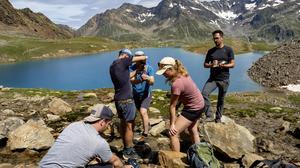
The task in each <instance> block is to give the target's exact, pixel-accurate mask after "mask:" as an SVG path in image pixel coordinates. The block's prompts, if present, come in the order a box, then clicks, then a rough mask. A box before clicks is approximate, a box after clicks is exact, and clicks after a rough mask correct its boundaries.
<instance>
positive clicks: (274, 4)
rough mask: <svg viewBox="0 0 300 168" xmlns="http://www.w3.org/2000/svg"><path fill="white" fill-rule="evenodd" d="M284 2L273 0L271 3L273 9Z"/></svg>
mask: <svg viewBox="0 0 300 168" xmlns="http://www.w3.org/2000/svg"><path fill="white" fill-rule="evenodd" d="M283 3H284V2H283V1H282V0H275V2H274V3H273V5H272V6H273V7H275V6H278V5H280V4H283Z"/></svg>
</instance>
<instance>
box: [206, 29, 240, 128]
mask: <svg viewBox="0 0 300 168" xmlns="http://www.w3.org/2000/svg"><path fill="white" fill-rule="evenodd" d="M212 35H213V40H214V42H215V45H216V46H215V47H213V48H211V49H210V50H208V52H207V54H206V58H205V61H204V68H210V76H209V79H208V80H207V82H206V83H205V85H204V87H203V90H202V95H203V98H204V101H205V107H204V111H205V115H206V120H207V121H211V120H213V118H212V117H213V116H212V112H211V103H210V100H209V95H210V94H211V93H212V92H213V91H214V90H215V89H216V88H218V89H219V93H218V103H217V112H216V117H215V122H216V123H219V122H221V117H222V113H223V109H224V98H225V95H226V92H227V89H228V86H229V76H230V74H229V68H233V67H234V65H235V63H234V54H233V50H232V48H231V47H228V46H226V45H224V41H223V32H222V31H221V30H216V31H214V32H213V33H212Z"/></svg>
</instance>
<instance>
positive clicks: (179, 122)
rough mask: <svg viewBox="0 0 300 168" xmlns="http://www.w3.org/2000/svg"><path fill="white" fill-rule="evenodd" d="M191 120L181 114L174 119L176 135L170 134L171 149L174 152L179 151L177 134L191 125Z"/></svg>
mask: <svg viewBox="0 0 300 168" xmlns="http://www.w3.org/2000/svg"><path fill="white" fill-rule="evenodd" d="M191 123H192V122H191V121H190V120H188V119H186V118H184V117H183V116H181V115H180V116H179V117H178V118H177V119H176V121H175V128H176V129H177V134H176V135H173V136H172V135H170V139H171V149H172V150H173V151H176V152H180V142H179V135H180V133H181V132H182V131H184V130H185V129H186V128H188V127H189V126H190V125H191Z"/></svg>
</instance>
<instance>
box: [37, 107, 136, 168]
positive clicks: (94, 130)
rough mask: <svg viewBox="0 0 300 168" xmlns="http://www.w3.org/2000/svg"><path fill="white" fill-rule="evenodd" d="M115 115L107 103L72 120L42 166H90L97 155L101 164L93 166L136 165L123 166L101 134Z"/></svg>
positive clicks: (45, 167)
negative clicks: (81, 117)
mask: <svg viewBox="0 0 300 168" xmlns="http://www.w3.org/2000/svg"><path fill="white" fill-rule="evenodd" d="M112 117H113V112H112V111H111V109H110V108H109V107H107V106H105V105H103V104H100V105H97V106H95V107H94V108H93V109H92V112H91V114H90V115H89V116H88V117H86V118H84V120H83V121H79V122H74V123H71V124H70V125H69V126H67V127H66V128H65V129H64V130H63V131H62V133H61V134H60V135H59V136H58V138H57V139H56V141H55V143H54V144H53V146H52V147H51V148H50V149H49V151H48V153H47V154H46V155H45V156H44V157H43V159H42V160H41V161H40V164H39V167H41V168H48V167H49V168H55V167H70V168H71V167H74V168H75V167H90V166H87V164H88V163H89V162H90V161H91V160H93V159H95V158H97V159H100V161H101V164H99V165H97V166H92V167H93V168H96V167H99V168H100V167H101V168H103V167H112V166H113V167H128V168H129V167H132V166H130V165H123V163H122V161H121V160H120V159H119V158H118V157H117V156H116V155H114V154H113V153H112V152H111V150H110V147H109V144H108V143H107V142H106V140H105V139H104V138H102V137H101V135H100V134H99V133H101V132H103V131H104V130H105V129H106V127H107V126H108V125H109V123H110V122H111V120H112ZM104 163H106V164H104Z"/></svg>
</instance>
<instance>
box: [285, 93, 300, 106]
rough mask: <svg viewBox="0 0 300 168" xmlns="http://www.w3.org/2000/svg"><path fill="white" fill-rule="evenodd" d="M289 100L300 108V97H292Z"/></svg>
mask: <svg viewBox="0 0 300 168" xmlns="http://www.w3.org/2000/svg"><path fill="white" fill-rule="evenodd" d="M288 100H289V101H290V102H292V103H293V104H295V105H298V106H300V95H290V96H288Z"/></svg>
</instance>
